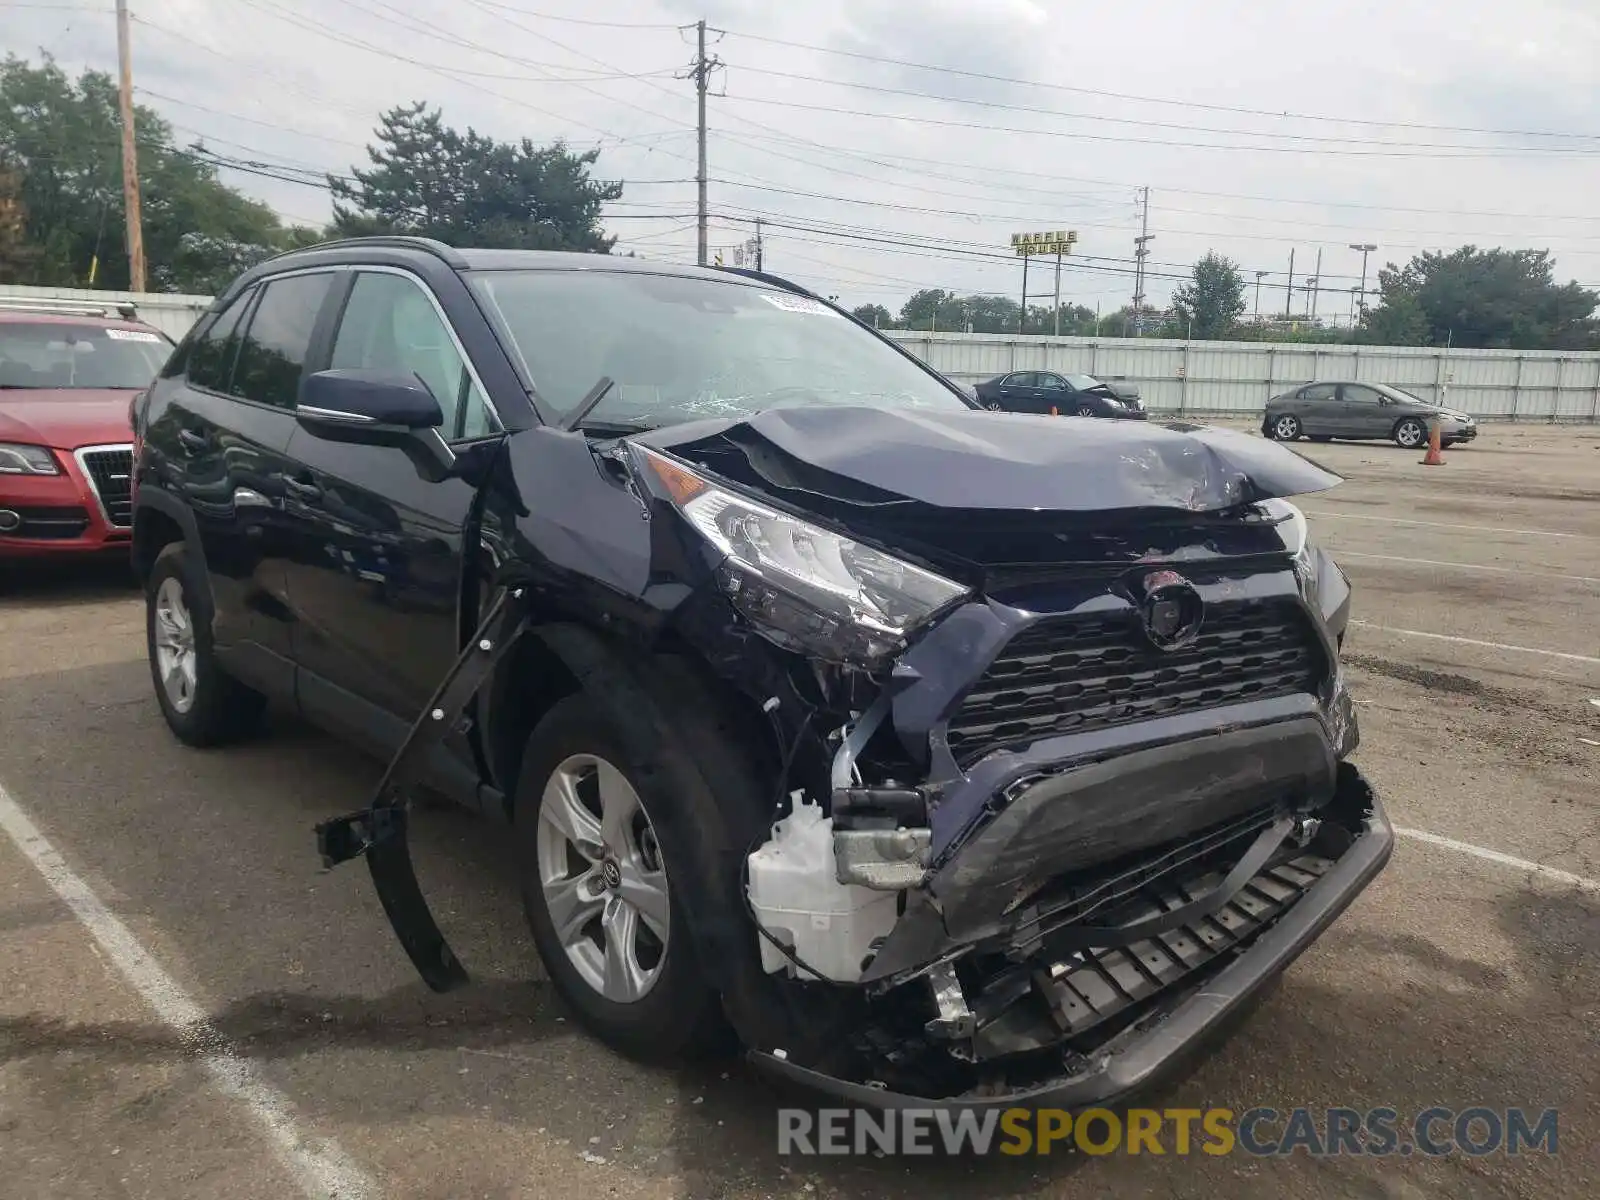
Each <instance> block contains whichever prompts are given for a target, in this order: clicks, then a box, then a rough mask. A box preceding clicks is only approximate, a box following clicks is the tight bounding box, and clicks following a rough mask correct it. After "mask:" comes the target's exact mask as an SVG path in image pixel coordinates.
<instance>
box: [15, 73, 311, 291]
mask: <svg viewBox="0 0 1600 1200" xmlns="http://www.w3.org/2000/svg"><path fill="white" fill-rule="evenodd" d="M134 128H135V131H136V134H137V143H138V152H139V182H140V193H141V201H142V204H141V208H142V213H143V221H144V246H145V258H146V260H147V262H148V264H149V286H150V287H152V288H153V289H155V290H159V291H191V292H210V291H214V290H215V289H216V288H217V287H218V286H219V281H221V280H225V279H226V277H227V276H228V273H229V272H231V271H234V270H235V269H237V268H238V267H239V266H241V264H242V265H246V266H247V265H249V264H250V262H252V261H255V260H258V259H259V258H261V257H264V256H265V255H267V254H271V253H274V252H276V251H277V250H278V249H280V248H282V247H283V245H284V244H285V241H284V239H285V237H286V234H287V231H286V230H285V229H284V227H283V225H282V223H281V222H280V221H279V220H278V217H277V214H276V213H274V212H273V211H272V209H270V208H269V207H267V206H266V205H265V204H261V203H259V202H257V201H254V200H250V199H247V198H246V197H245V196H243V195H242V194H241V193H239V192H237V191H235V190H234V189H233V188H230V187H228V186H227V185H226V184H224V183H222V182H221V181H220V180H219V179H218V178H217V168H216V166H215V164H214V163H212V162H210V161H208V159H207V156H206V155H205V153H204V151H203V147H191V148H188V149H180V148H178V147H177V146H175V145H174V144H173V141H172V128H171V126H169V125H168V124H167V123H166V122H165V121H163V120H162V119H161V118H160V117H159V116H157V115H156V113H154V112H152V111H151V110H150V109H148V108H145V107H144V106H142V105H138V106H135V112H134ZM121 130H122V124H121V118H120V115H119V113H118V107H117V85H116V83H115V81H114V80H113V79H112V78H111V76H109V75H107V74H105V73H103V72H100V71H85V72H84V73H83V74H82V75H80V76H79V77H78V78H77V80H76V81H74V80H72V79H70V78H68V76H67V75H66V73H65V72H63V71H62V70H61V68H60V67H59V66H57V65H56V63H55V61H54V60H53V59H51V58H50V57H48V56H46V57H45V59H44V61H43V63H42V65H40V66H37V67H35V66H32V65H30V64H29V63H28V62H26V61H25V60H23V59H20V58H18V57H16V56H15V55H8V56H7V57H6V59H5V61H4V62H3V63H0V162H4V163H7V164H10V166H11V167H12V169H13V170H14V171H15V172H16V174H17V175H18V177H19V178H20V180H21V183H20V186H19V187H18V188H17V194H16V195H15V196H14V197H13V202H14V203H15V204H16V206H17V207H18V209H19V210H20V212H21V213H22V214H23V216H22V221H23V242H24V245H25V246H26V248H27V254H26V255H25V256H23V258H22V260H21V261H20V262H14V261H12V260H9V259H8V260H6V262H5V263H4V264H3V267H0V269H3V270H4V272H5V274H4V277H3V280H0V281H5V282H15V283H33V284H45V285H54V286H63V287H74V286H75V287H83V286H86V285H87V284H89V282H90V276H91V268H92V269H93V282H94V284H95V285H96V286H99V287H106V288H117V289H121V288H126V287H127V286H128V252H127V246H126V239H125V232H124V231H125V229H126V222H125V220H124V217H123V206H122V158H121V137H122V133H121Z"/></svg>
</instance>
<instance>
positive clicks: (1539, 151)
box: [736, 96, 1600, 159]
mask: <svg viewBox="0 0 1600 1200" xmlns="http://www.w3.org/2000/svg"><path fill="white" fill-rule="evenodd" d="M736 99H739V100H741V101H743V102H744V103H746V104H768V105H773V106H775V107H778V108H792V109H798V110H801V111H804V112H821V113H832V114H835V115H837V116H845V117H870V118H873V119H875V120H880V121H908V122H911V123H913V124H918V125H937V126H940V127H942V128H947V129H976V130H980V131H982V132H985V133H1021V134H1026V135H1027V136H1029V137H1051V138H1066V139H1068V140H1071V141H1088V142H1115V143H1117V144H1118V145H1130V144H1132V145H1141V146H1178V147H1182V148H1183V149H1187V150H1242V151H1248V152H1251V153H1259V154H1336V155H1341V156H1348V157H1355V158H1427V159H1461V158H1468V159H1494V158H1527V157H1533V158H1546V157H1557V156H1562V157H1564V156H1569V155H1576V154H1582V155H1592V154H1597V153H1600V146H1597V147H1594V148H1592V149H1587V150H1581V151H1580V150H1563V149H1560V148H1557V147H1535V146H1517V147H1498V146H1496V147H1488V146H1485V147H1472V148H1470V149H1471V150H1472V152H1471V153H1455V154H1446V153H1442V152H1434V151H1429V152H1426V153H1423V152H1421V151H1416V150H1344V149H1328V148H1326V147H1320V146H1246V145H1243V144H1239V143H1232V142H1184V141H1175V140H1173V139H1170V138H1131V137H1123V136H1120V135H1116V134H1109V133H1104V134H1100V133H1076V132H1071V131H1068V130H1064V129H1024V128H1020V127H1018V126H1015V125H985V124H983V123H981V122H978V121H951V120H947V119H945V118H943V117H913V116H908V115H907V114H905V113H882V112H874V111H872V110H869V109H849V108H839V107H837V106H835V105H829V104H807V103H805V102H804V101H801V100H771V99H767V98H765V97H759V96H738V97H736ZM1245 136H1266V135H1260V134H1257V135H1245ZM1452 149H1455V150H1465V149H1469V148H1467V147H1452Z"/></svg>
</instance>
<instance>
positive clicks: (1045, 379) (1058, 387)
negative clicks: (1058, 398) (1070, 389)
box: [1039, 374, 1067, 392]
mask: <svg viewBox="0 0 1600 1200" xmlns="http://www.w3.org/2000/svg"><path fill="white" fill-rule="evenodd" d="M1039 386H1040V387H1042V388H1044V389H1046V390H1047V391H1052V392H1064V391H1066V390H1067V381H1066V380H1065V379H1063V378H1061V376H1059V375H1048V374H1042V375H1040V376H1039Z"/></svg>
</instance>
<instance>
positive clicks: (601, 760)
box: [514, 695, 721, 1059]
mask: <svg viewBox="0 0 1600 1200" xmlns="http://www.w3.org/2000/svg"><path fill="white" fill-rule="evenodd" d="M647 765H648V764H639V765H636V764H634V763H633V762H631V761H630V759H629V756H628V753H627V752H626V750H625V749H624V747H623V740H622V738H621V737H620V736H619V735H618V734H617V732H616V731H615V730H614V729H613V728H611V726H610V723H609V721H608V718H607V716H606V714H605V712H604V710H603V709H602V708H601V707H600V706H599V705H597V704H595V703H594V702H593V701H591V700H590V699H589V698H588V697H586V696H582V695H577V696H570V697H568V698H567V699H565V700H562V701H561V702H560V703H558V704H557V705H556V706H555V707H554V708H552V709H551V710H550V712H549V713H547V714H546V715H545V718H544V720H542V721H541V722H540V723H539V726H538V728H537V729H535V730H534V731H533V735H532V736H531V737H530V738H529V739H528V746H527V749H526V750H525V751H524V752H523V759H522V774H521V778H520V780H519V781H518V786H517V796H516V804H515V809H514V812H515V819H516V838H517V846H518V856H519V860H520V865H519V874H520V875H521V882H522V903H523V909H524V911H525V912H526V914H527V918H528V927H529V929H530V930H531V932H532V933H533V940H534V943H535V944H536V945H537V947H538V949H539V957H540V958H541V959H542V960H543V962H544V966H545V969H546V970H547V971H548V972H549V974H550V979H551V982H553V983H554V984H555V986H556V990H557V991H559V992H560V993H561V996H562V999H564V1000H565V1001H566V1002H567V1003H568V1004H569V1005H570V1006H571V1007H572V1009H573V1010H574V1012H575V1013H576V1015H577V1016H578V1018H579V1019H580V1020H581V1021H582V1022H583V1024H584V1025H586V1026H587V1027H589V1028H590V1029H591V1030H593V1031H594V1032H595V1033H596V1034H598V1035H599V1036H600V1037H601V1038H603V1039H604V1040H605V1041H606V1042H608V1043H609V1044H611V1045H612V1046H614V1047H616V1048H617V1049H619V1050H622V1051H623V1052H625V1053H628V1054H632V1055H635V1056H636V1057H640V1058H647V1059H672V1058H677V1057H681V1056H683V1055H684V1054H686V1053H692V1052H694V1051H695V1050H697V1049H698V1048H700V1047H701V1046H703V1045H706V1044H708V1042H709V1039H710V1037H711V1035H712V1032H713V1031H714V1030H719V1029H720V1028H721V1024H720V1021H721V1006H720V1004H719V1002H718V999H717V995H716V993H715V992H714V991H713V990H712V989H711V988H710V987H709V985H708V984H707V983H706V981H705V978H704V976H703V974H702V972H701V969H700V965H699V960H698V958H697V956H696V954H695V948H694V944H693V938H692V936H691V934H690V931H689V927H688V925H687V924H686V918H685V916H684V910H683V905H682V903H681V902H680V901H679V900H678V899H677V898H676V897H675V896H674V894H673V891H672V887H671V884H670V880H671V878H672V873H673V870H674V864H673V863H672V862H670V861H669V860H668V856H667V854H666V852H665V849H664V847H663V844H662V842H661V839H660V838H658V837H657V835H656V827H655V824H654V822H653V820H652V818H651V814H650V811H649V809H648V808H647V807H646V805H647V804H649V803H654V802H657V801H660V802H662V803H666V804H670V803H671V802H672V800H673V799H674V798H673V797H671V796H670V795H669V796H663V795H661V793H660V791H659V788H660V786H661V785H660V784H659V783H655V782H654V781H655V780H656V778H657V777H658V776H659V771H657V772H654V773H652V772H651V771H649V770H644V769H642V768H643V767H644V766H647ZM652 785H653V787H654V788H655V789H657V790H652ZM683 869H684V870H687V869H688V868H687V867H684V868H683Z"/></svg>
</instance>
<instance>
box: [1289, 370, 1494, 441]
mask: <svg viewBox="0 0 1600 1200" xmlns="http://www.w3.org/2000/svg"><path fill="white" fill-rule="evenodd" d="M1436 421H1437V422H1438V423H1439V440H1440V442H1441V443H1443V444H1444V445H1446V446H1453V445H1456V444H1457V443H1460V442H1470V441H1472V440H1473V439H1474V438H1476V437H1477V436H1478V425H1477V422H1475V421H1474V420H1473V419H1472V418H1471V417H1470V416H1468V415H1467V414H1466V413H1464V412H1459V411H1457V410H1455V409H1451V408H1445V407H1443V406H1442V405H1438V404H1430V403H1429V402H1428V401H1426V400H1424V399H1422V398H1421V397H1420V396H1413V395H1412V394H1411V393H1410V392H1407V391H1402V390H1401V389H1400V388H1397V387H1391V386H1390V385H1389V384H1385V383H1328V382H1320V381H1319V382H1316V383H1308V384H1306V385H1305V386H1303V387H1298V388H1296V389H1295V390H1294V391H1292V392H1285V393H1284V394H1283V395H1281V396H1274V397H1273V398H1272V399H1271V400H1268V401H1267V409H1266V413H1265V415H1264V416H1263V417H1262V421H1261V432H1262V434H1263V435H1265V436H1266V437H1269V438H1274V439H1276V440H1277V441H1280V442H1292V441H1294V440H1295V439H1296V438H1300V437H1309V438H1310V439H1311V440H1312V441H1314V442H1326V441H1329V440H1331V439H1333V438H1383V439H1393V440H1394V441H1395V442H1396V443H1397V444H1399V445H1400V446H1403V447H1405V448H1406V449H1408V450H1410V449H1416V448H1418V447H1420V446H1422V445H1423V444H1424V443H1425V442H1427V440H1428V435H1429V432H1430V430H1431V429H1432V427H1433V423H1434V422H1436Z"/></svg>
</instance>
